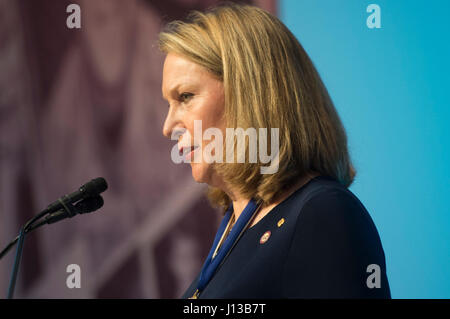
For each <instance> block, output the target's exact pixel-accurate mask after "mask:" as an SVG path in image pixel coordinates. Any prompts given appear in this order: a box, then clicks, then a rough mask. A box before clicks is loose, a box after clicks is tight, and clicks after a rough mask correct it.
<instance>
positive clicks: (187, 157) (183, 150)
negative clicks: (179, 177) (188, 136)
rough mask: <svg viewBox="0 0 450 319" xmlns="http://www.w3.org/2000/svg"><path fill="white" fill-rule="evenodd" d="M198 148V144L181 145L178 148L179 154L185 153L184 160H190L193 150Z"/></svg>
mask: <svg viewBox="0 0 450 319" xmlns="http://www.w3.org/2000/svg"><path fill="white" fill-rule="evenodd" d="M198 148H199V146H190V147H182V148H181V149H180V155H184V154H186V153H187V154H186V155H184V160H185V161H190V160H191V158H192V156H193V155H194V152H195V150H196V149H198Z"/></svg>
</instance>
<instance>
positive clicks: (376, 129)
mask: <svg viewBox="0 0 450 319" xmlns="http://www.w3.org/2000/svg"><path fill="white" fill-rule="evenodd" d="M372 3H375V4H378V5H379V6H380V8H381V28H380V29H369V28H368V27H367V25H366V19H367V17H368V16H369V15H370V14H371V13H367V12H366V8H367V6H368V5H369V4H372ZM449 12H450V1H447V0H441V1H439V0H433V1H414V0H409V1H407V0H395V1H392V0H391V1H387V0H386V1H381V0H380V1H361V0H345V1H337V0H280V2H279V16H280V18H281V19H282V20H283V22H284V23H285V24H286V25H287V26H288V27H289V29H290V30H291V31H292V32H293V33H294V34H295V35H296V36H297V38H298V39H299V40H300V42H301V44H302V45H303V47H304V48H305V50H306V51H307V52H308V54H309V55H310V57H311V59H312V60H313V62H314V63H315V65H316V67H317V69H318V71H319V73H320V74H321V76H322V79H323V80H324V82H325V85H326V86H327V88H328V90H329V92H330V95H331V97H332V98H333V101H334V103H335V106H336V108H337V110H338V112H339V114H340V115H341V118H342V120H343V122H344V125H345V126H346V129H347V133H348V136H349V145H350V150H351V154H352V157H353V160H354V163H355V166H356V169H357V171H358V175H357V178H356V180H355V183H354V184H353V185H352V187H351V190H352V191H353V192H354V193H355V194H356V195H357V196H358V197H359V198H360V199H361V201H362V202H363V204H364V205H365V206H366V207H367V209H368V210H369V212H370V214H371V216H372V218H373V219H374V221H375V224H376V225H377V227H378V230H379V233H380V236H381V239H382V242H383V246H384V250H385V253H386V260H387V271H388V276H389V280H390V285H391V292H392V296H393V298H450V209H449V195H450V128H449V127H448V122H449V121H450V103H449V102H450V98H449V92H450V84H449V82H450V81H449V79H450V62H449V59H450V35H449V31H450V27H449V25H450V24H449V22H448V20H447V18H448V13H449Z"/></svg>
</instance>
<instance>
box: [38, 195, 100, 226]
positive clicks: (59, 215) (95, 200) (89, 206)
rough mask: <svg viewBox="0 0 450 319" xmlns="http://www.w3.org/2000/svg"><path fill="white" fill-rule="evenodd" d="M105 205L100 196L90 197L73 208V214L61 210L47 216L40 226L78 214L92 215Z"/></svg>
mask: <svg viewBox="0 0 450 319" xmlns="http://www.w3.org/2000/svg"><path fill="white" fill-rule="evenodd" d="M103 203H104V202H103V198H102V197H101V196H100V195H98V196H95V197H88V198H86V199H83V200H82V201H80V202H78V203H77V204H75V205H74V206H73V209H72V210H71V212H72V214H70V213H69V212H67V211H66V210H65V209H60V210H58V211H57V212H56V213H52V214H50V215H48V216H45V218H44V220H43V221H41V222H40V223H39V224H44V223H45V224H53V223H56V222H58V221H60V220H62V219H66V218H72V217H73V216H75V215H77V214H86V213H91V212H93V211H96V210H97V209H99V208H101V207H102V206H103ZM39 224H37V225H36V226H34V225H33V226H32V227H31V228H30V230H33V229H34V228H35V227H36V228H37V227H39V226H40V225H39Z"/></svg>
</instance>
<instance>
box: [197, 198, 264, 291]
mask: <svg viewBox="0 0 450 319" xmlns="http://www.w3.org/2000/svg"><path fill="white" fill-rule="evenodd" d="M260 206H261V205H260V204H259V205H258V203H257V202H256V201H255V200H253V199H251V200H250V201H249V202H248V204H247V206H246V207H245V209H244V211H243V212H242V213H241V215H240V216H239V218H238V220H237V221H236V223H235V225H234V226H233V229H232V230H231V232H230V234H229V235H228V237H227V238H226V240H225V241H224V242H223V244H222V246H221V247H220V249H219V250H218V252H217V255H216V256H215V257H214V258H212V256H213V254H214V251H215V250H216V247H217V245H218V244H219V241H220V239H221V237H222V234H223V232H224V231H225V229H226V227H227V224H228V222H229V220H230V218H231V215H232V213H233V205H230V207H229V208H228V210H227V212H226V213H225V216H224V218H223V219H222V222H221V223H220V226H219V230H218V231H217V234H216V237H215V238H214V242H213V245H212V247H211V250H210V251H209V254H208V257H207V258H206V261H205V263H204V264H203V267H202V271H201V273H200V278H199V281H198V287H197V291H196V292H195V293H194V295H193V296H192V298H194V299H196V298H197V297H198V295H199V293H200V292H201V291H202V290H203V289H204V288H205V287H206V285H207V284H208V282H209V281H210V280H211V278H212V276H213V275H214V273H215V272H216V270H217V268H218V267H219V266H220V265H221V264H222V262H223V261H224V260H225V258H226V257H227V256H228V254H229V253H230V252H231V249H233V247H234V245H235V244H236V243H237V241H238V240H239V238H240V237H241V236H242V234H243V233H244V231H245V230H246V228H247V226H248V225H249V224H250V221H251V220H252V217H253V216H254V214H255V212H256V211H257V210H258V208H259V207H260Z"/></svg>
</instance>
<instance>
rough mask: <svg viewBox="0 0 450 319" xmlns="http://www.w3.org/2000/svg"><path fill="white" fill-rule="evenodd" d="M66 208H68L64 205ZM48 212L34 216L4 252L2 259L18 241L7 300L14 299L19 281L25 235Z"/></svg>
mask: <svg viewBox="0 0 450 319" xmlns="http://www.w3.org/2000/svg"><path fill="white" fill-rule="evenodd" d="M64 208H66V206H65V205H64ZM47 213H48V212H47V211H46V210H44V211H43V212H41V213H39V214H38V215H36V216H34V217H33V218H32V219H31V220H29V221H28V222H27V223H26V224H25V226H23V227H22V229H21V230H20V233H19V236H18V237H17V238H16V239H15V240H13V241H12V242H11V243H10V244H9V245H8V246H7V247H6V249H5V250H3V251H2V257H3V255H5V254H6V252H7V251H8V250H9V249H10V248H11V247H12V246H13V245H14V244H15V242H16V241H17V240H18V241H19V243H18V245H17V249H16V257H15V259H14V267H13V269H12V273H11V280H10V282H9V288H8V296H7V299H12V298H13V295H14V288H15V287H16V279H17V273H18V272H19V266H20V260H21V258H22V251H23V244H24V241H25V234H26V233H27V232H28V231H29V230H33V229H35V228H37V227H34V228H30V229H29V227H30V226H32V225H33V223H34V222H35V221H37V220H38V219H40V218H41V217H43V216H45V215H46V214H47ZM41 225H42V224H40V225H39V226H41Z"/></svg>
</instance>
